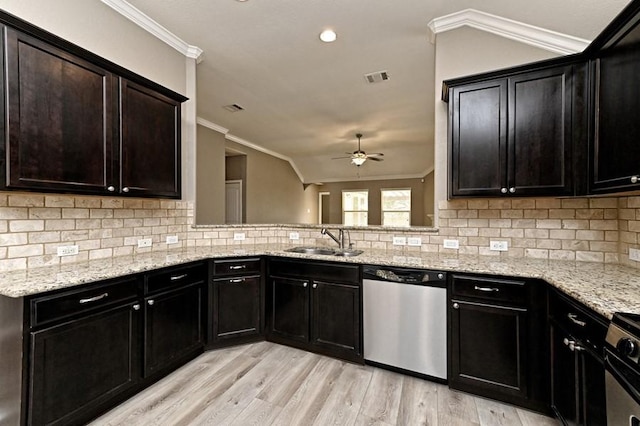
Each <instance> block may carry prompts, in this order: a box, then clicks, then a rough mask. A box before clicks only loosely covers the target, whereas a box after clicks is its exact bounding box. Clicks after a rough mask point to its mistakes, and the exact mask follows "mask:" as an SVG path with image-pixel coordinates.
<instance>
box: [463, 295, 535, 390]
mask: <svg viewBox="0 0 640 426" xmlns="http://www.w3.org/2000/svg"><path fill="white" fill-rule="evenodd" d="M454 303H455V305H454V309H453V311H452V313H451V328H452V330H454V332H453V333H452V334H451V348H452V353H451V378H452V379H451V381H453V384H455V385H456V386H457V387H465V386H469V387H472V386H479V387H482V388H483V389H486V390H492V391H494V392H499V393H502V394H505V395H513V396H515V397H520V398H526V397H527V375H526V369H525V365H526V361H527V353H526V342H527V310H526V309H523V308H514V307H509V306H499V305H489V304H484V303H473V302H463V301H457V302H454Z"/></svg>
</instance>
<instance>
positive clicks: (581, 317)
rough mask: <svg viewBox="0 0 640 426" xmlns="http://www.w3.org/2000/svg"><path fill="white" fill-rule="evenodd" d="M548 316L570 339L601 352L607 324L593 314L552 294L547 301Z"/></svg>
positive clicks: (566, 298)
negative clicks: (579, 341)
mask: <svg viewBox="0 0 640 426" xmlns="http://www.w3.org/2000/svg"><path fill="white" fill-rule="evenodd" d="M549 315H550V316H551V318H552V319H553V320H554V321H555V322H556V323H557V324H559V325H560V326H561V327H562V328H563V329H564V330H565V331H566V332H567V333H568V334H569V335H570V336H571V337H573V338H574V339H578V340H581V341H582V342H583V343H584V344H586V345H588V346H589V347H591V348H592V349H593V350H595V351H596V352H597V353H601V352H602V348H603V345H604V339H605V336H606V334H607V328H608V324H607V322H606V321H605V320H604V319H603V318H600V317H599V316H598V315H597V314H596V313H595V312H593V311H591V310H590V309H589V308H587V307H584V306H581V305H579V304H578V303H577V302H574V301H572V300H570V299H569V298H568V297H566V296H564V295H561V294H560V293H558V292H553V293H552V297H551V298H550V300H549Z"/></svg>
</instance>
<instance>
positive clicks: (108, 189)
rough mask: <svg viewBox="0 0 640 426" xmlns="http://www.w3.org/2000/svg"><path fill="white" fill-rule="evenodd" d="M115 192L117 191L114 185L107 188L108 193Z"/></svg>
mask: <svg viewBox="0 0 640 426" xmlns="http://www.w3.org/2000/svg"><path fill="white" fill-rule="evenodd" d="M115 190H116V188H115V186H113V185H111V186H107V191H109V192H113V191H115Z"/></svg>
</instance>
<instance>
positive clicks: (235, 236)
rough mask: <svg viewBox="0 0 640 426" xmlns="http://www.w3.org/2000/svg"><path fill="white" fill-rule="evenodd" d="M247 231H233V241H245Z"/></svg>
mask: <svg viewBox="0 0 640 426" xmlns="http://www.w3.org/2000/svg"><path fill="white" fill-rule="evenodd" d="M244 239H245V233H244V232H234V233H233V241H244Z"/></svg>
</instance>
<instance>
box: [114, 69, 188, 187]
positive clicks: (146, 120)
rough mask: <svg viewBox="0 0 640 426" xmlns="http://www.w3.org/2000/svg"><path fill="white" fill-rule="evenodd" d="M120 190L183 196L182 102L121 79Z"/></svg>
mask: <svg viewBox="0 0 640 426" xmlns="http://www.w3.org/2000/svg"><path fill="white" fill-rule="evenodd" d="M120 114H121V115H120V123H121V131H120V167H121V179H120V182H121V188H120V191H122V192H125V193H129V194H130V195H135V196H145V195H155V196H163V197H170V198H179V197H180V102H178V101H176V100H174V99H171V98H169V97H167V96H164V95H162V94H160V93H158V92H156V91H154V90H151V89H148V88H146V87H144V86H142V85H140V84H136V83H133V82H131V81H128V80H126V79H121V80H120Z"/></svg>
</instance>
